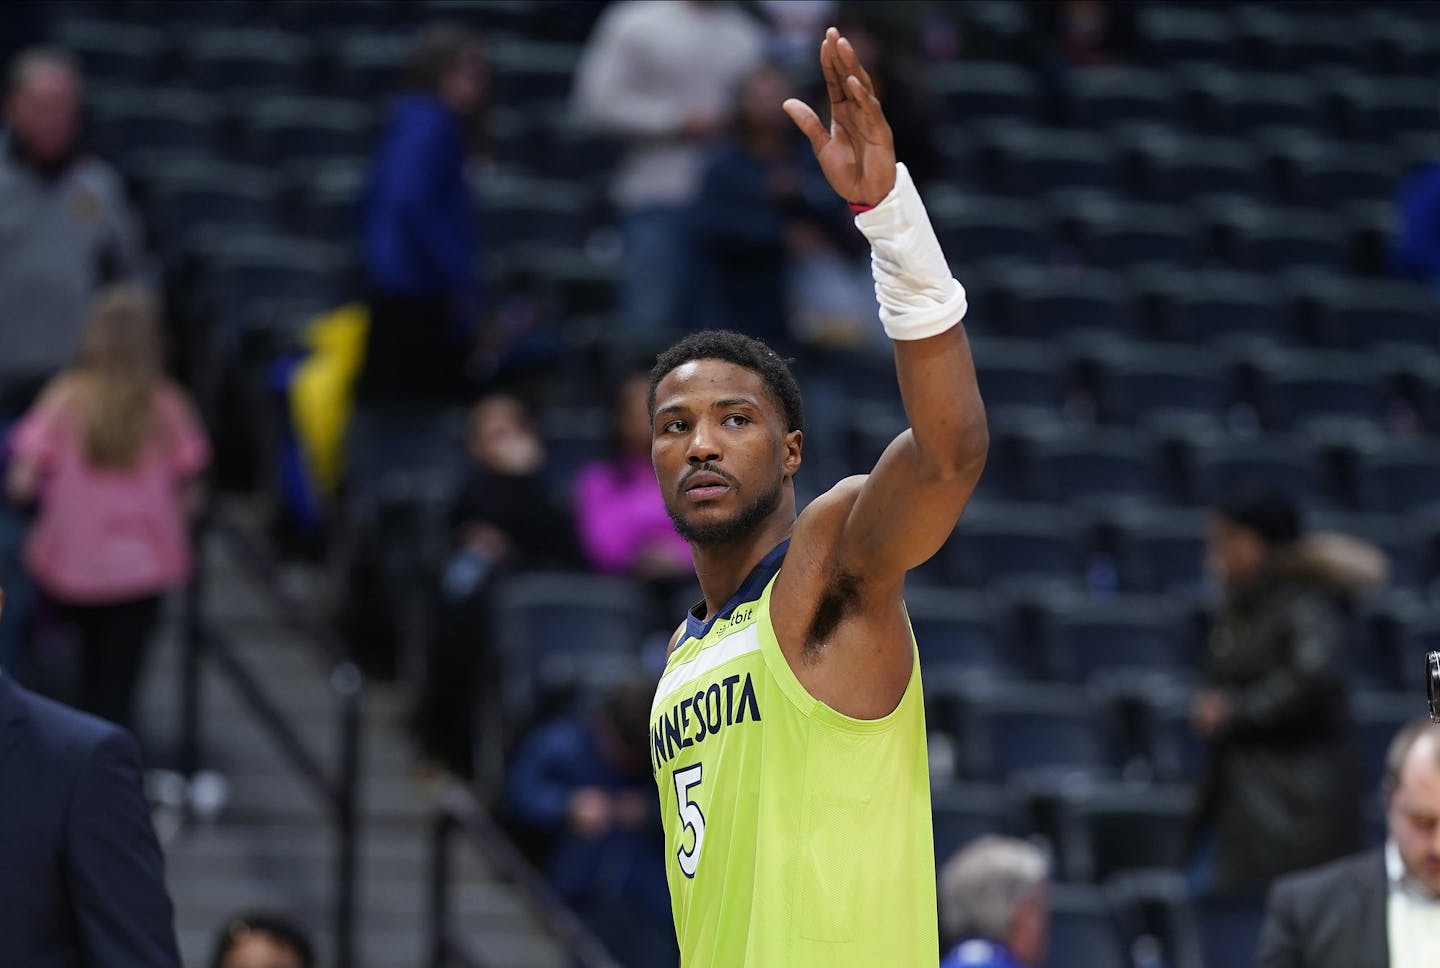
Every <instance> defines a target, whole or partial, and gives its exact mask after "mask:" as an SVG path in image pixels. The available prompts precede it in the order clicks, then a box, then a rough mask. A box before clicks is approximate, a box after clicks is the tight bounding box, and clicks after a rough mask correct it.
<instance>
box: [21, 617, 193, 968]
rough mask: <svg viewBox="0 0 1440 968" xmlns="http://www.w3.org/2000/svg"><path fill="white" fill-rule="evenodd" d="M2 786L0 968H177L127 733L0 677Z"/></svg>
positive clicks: (136, 759) (160, 871) (159, 866)
mask: <svg viewBox="0 0 1440 968" xmlns="http://www.w3.org/2000/svg"><path fill="white" fill-rule="evenodd" d="M0 601H3V597H0ZM0 790H3V791H4V795H3V796H0V925H3V926H4V930H0V965H5V966H7V968H11V966H14V968H19V966H37V968H38V966H41V965H45V966H54V968H82V966H83V968H89V966H98V965H106V966H110V965H114V966H117V968H120V966H125V968H130V966H134V968H140V966H142V965H143V966H144V968H179V966H180V956H179V954H178V953H177V952H176V950H175V929H174V927H173V926H172V920H173V916H174V914H173V910H172V908H171V905H170V898H169V896H168V895H167V894H166V893H165V862H164V858H163V856H162V855H161V853H160V845H159V844H158V843H157V842H156V840H155V830H154V828H153V827H151V825H150V807H149V804H147V803H146V802H145V791H144V787H143V784H142V782H141V773H140V751H139V749H137V748H136V746H135V740H134V738H133V737H132V736H131V735H130V734H129V733H127V732H125V731H124V730H121V729H117V728H116V727H114V726H112V725H110V724H109V723H104V722H101V721H100V720H98V719H96V718H94V717H93V716H87V715H85V714H83V713H78V712H76V711H74V710H73V709H68V708H66V707H65V706H62V705H60V704H59V703H54V702H51V701H50V700H48V699H43V698H41V697H40V696H37V695H35V694H34V693H31V692H28V691H26V690H25V689H23V688H21V687H20V685H19V684H18V683H16V682H15V681H14V680H13V679H11V678H10V677H9V676H7V675H6V673H5V672H4V670H0Z"/></svg>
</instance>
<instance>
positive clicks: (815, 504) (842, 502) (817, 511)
mask: <svg viewBox="0 0 1440 968" xmlns="http://www.w3.org/2000/svg"><path fill="white" fill-rule="evenodd" d="M869 477H870V475H869V474H855V475H853V476H851V477H845V478H841V479H840V480H839V481H838V482H836V484H835V486H834V487H832V488H830V490H828V491H826V492H824V493H823V494H821V495H819V496H818V497H816V498H815V499H814V500H813V501H811V502H810V503H809V504H807V505H806V506H805V509H804V510H803V511H801V512H800V515H799V517H798V518H797V519H796V521H795V526H796V528H797V530H798V529H799V528H800V526H801V525H804V524H809V523H810V522H814V523H815V524H816V525H824V524H826V523H830V522H836V521H842V522H843V521H844V520H845V517H846V516H847V515H849V513H850V509H851V508H853V507H854V506H855V501H856V500H857V499H858V498H859V497H860V491H861V490H862V489H863V488H864V487H865V482H866V481H867V480H868V479H869Z"/></svg>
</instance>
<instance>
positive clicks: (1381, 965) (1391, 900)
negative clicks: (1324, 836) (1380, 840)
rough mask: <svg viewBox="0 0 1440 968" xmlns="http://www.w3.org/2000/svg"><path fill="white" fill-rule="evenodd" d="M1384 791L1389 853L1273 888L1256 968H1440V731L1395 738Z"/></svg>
mask: <svg viewBox="0 0 1440 968" xmlns="http://www.w3.org/2000/svg"><path fill="white" fill-rule="evenodd" d="M1384 793H1385V820H1386V839H1385V846H1384V847H1379V848H1376V849H1374V850H1370V851H1366V852H1365V853H1361V854H1356V855H1354V856H1352V857H1347V858H1344V859H1341V860H1338V861H1335V862H1333V863H1330V864H1326V865H1325V866H1323V867H1317V868H1314V869H1313V870H1308V871H1301V872H1299V873H1296V874H1291V875H1288V876H1286V877H1283V878H1281V879H1280V880H1278V881H1276V882H1275V885H1274V887H1273V888H1272V889H1271V891H1270V899H1269V902H1268V904H1267V909H1266V917H1265V926H1264V928H1263V930H1262V931H1261V936H1260V951H1259V953H1258V954H1257V955H1256V958H1255V965H1256V968H1422V966H1424V968H1434V966H1436V965H1440V725H1437V724H1435V723H1432V722H1431V721H1430V720H1429V718H1428V717H1427V718H1425V719H1417V720H1415V721H1414V722H1411V723H1410V724H1409V725H1407V726H1406V727H1405V728H1404V729H1402V730H1401V731H1400V732H1399V733H1398V734H1397V735H1396V737H1395V739H1394V740H1393V741H1392V742H1391V744H1390V749H1389V751H1388V753H1387V754H1386V757H1385V782H1384Z"/></svg>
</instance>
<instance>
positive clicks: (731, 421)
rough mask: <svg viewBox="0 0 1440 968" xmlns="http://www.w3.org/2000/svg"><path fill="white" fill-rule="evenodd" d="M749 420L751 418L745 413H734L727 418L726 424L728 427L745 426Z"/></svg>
mask: <svg viewBox="0 0 1440 968" xmlns="http://www.w3.org/2000/svg"><path fill="white" fill-rule="evenodd" d="M749 422H750V418H749V417H747V416H745V415H744V414H743V413H732V414H731V415H730V416H728V417H726V418H725V426H727V427H743V426H745V425H746V424H748V423H749Z"/></svg>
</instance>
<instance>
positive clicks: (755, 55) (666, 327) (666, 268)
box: [575, 0, 766, 343]
mask: <svg viewBox="0 0 1440 968" xmlns="http://www.w3.org/2000/svg"><path fill="white" fill-rule="evenodd" d="M765 46H766V37H765V32H764V29H763V28H762V27H761V25H760V24H758V23H757V22H755V21H754V20H752V19H751V18H750V17H749V16H748V15H746V14H745V13H743V12H741V11H740V10H738V9H737V8H736V7H735V6H734V5H732V4H730V3H728V2H700V0H622V2H620V3H616V4H614V5H613V6H611V7H609V8H608V9H607V10H606V11H605V13H604V14H602V15H601V17H600V20H599V22H598V23H597V24H596V27H595V32H594V34H593V35H592V36H591V38H590V41H589V42H588V45H587V47H586V50H585V53H584V55H583V57H582V58H581V62H580V66H579V70H578V76H577V80H576V88H575V102H576V111H577V113H578V115H579V118H580V120H581V121H582V122H584V123H586V124H588V125H590V126H592V127H593V128H595V129H596V130H598V131H600V132H602V133H605V134H609V135H611V136H612V137H614V138H616V139H618V140H619V141H620V142H622V143H623V145H624V146H625V148H626V153H625V156H624V158H623V159H622V161H621V163H620V169H619V172H618V173H617V176H616V179H615V182H614V185H613V187H612V194H613V198H614V202H615V205H616V207H617V208H618V209H619V213H620V232H621V242H622V245H623V253H622V259H623V265H622V267H621V280H620V287H621V292H620V302H621V313H622V315H623V317H624V325H625V327H626V328H627V330H628V331H629V332H630V333H631V334H632V335H634V336H635V337H637V338H638V339H641V340H647V341H654V342H657V343H659V342H662V341H664V340H665V339H667V337H668V334H670V333H673V332H674V331H676V330H678V329H681V328H682V327H684V326H685V324H686V321H685V319H684V312H685V310H686V309H687V308H688V305H687V303H688V300H687V299H686V294H687V292H688V287H689V286H690V284H691V266H690V243H689V239H688V235H687V231H686V218H687V214H688V209H689V206H690V203H691V202H692V201H693V200H694V198H695V192H696V189H697V188H698V186H699V181H700V166H701V163H702V159H703V155H704V150H705V142H706V141H708V140H709V139H710V138H711V137H713V136H714V135H716V134H718V133H719V131H720V130H721V127H722V126H723V124H724V120H725V109H726V106H727V105H728V104H729V103H730V98H731V96H732V92H733V91H734V89H735V86H736V84H737V83H739V81H740V79H741V78H743V77H745V76H746V75H747V74H749V73H750V72H751V71H753V70H754V69H755V68H756V67H757V66H758V65H759V64H760V62H761V59H762V58H763V56H764V53H765Z"/></svg>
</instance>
